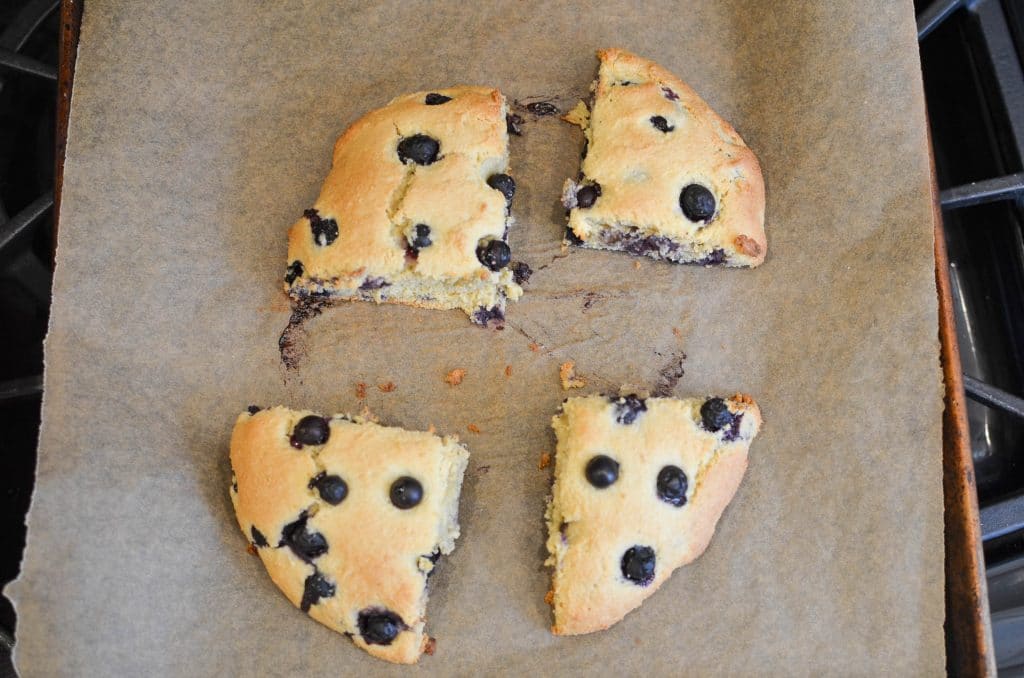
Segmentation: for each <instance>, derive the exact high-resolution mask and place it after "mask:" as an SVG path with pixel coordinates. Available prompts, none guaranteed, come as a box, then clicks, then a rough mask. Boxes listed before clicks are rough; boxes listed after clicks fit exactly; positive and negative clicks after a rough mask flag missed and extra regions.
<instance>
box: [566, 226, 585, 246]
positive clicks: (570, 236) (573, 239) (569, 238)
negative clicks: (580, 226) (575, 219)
mask: <svg viewBox="0 0 1024 678" xmlns="http://www.w3.org/2000/svg"><path fill="white" fill-rule="evenodd" d="M565 241H566V242H567V243H569V244H570V245H582V244H583V238H581V237H579V236H578V235H576V231H574V230H572V228H570V227H569V226H566V227H565Z"/></svg>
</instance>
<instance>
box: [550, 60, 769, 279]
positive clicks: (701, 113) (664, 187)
mask: <svg viewBox="0 0 1024 678" xmlns="http://www.w3.org/2000/svg"><path fill="white" fill-rule="evenodd" d="M598 58H599V59H600V68H599V70H598V76H597V81H596V82H595V83H594V86H593V88H592V89H593V92H594V96H593V101H592V103H591V104H590V105H589V107H588V106H587V105H586V104H585V103H584V102H580V104H579V105H578V106H577V108H576V109H573V112H572V113H571V114H570V117H571V119H569V117H567V119H569V121H570V122H573V123H575V124H578V125H579V126H580V127H582V128H583V131H584V135H585V137H586V144H587V145H586V149H587V150H586V153H585V154H584V157H583V159H582V160H581V163H580V173H579V177H580V178H579V179H576V180H572V179H569V180H567V181H566V182H565V186H564V188H563V192H562V202H563V204H564V205H565V207H566V208H567V209H568V210H569V214H568V217H569V228H570V229H571V230H572V232H573V233H574V234H575V236H576V238H577V239H578V240H579V241H580V245H579V246H581V247H587V248H593V249H606V250H615V251H619V252H627V253H630V254H634V255H639V256H647V257H651V258H653V259H662V260H665V261H671V262H674V263H691V264H699V265H711V264H723V265H726V266H758V265H760V264H761V263H762V262H763V261H764V258H765V253H766V251H767V247H768V245H767V240H766V239H765V232H764V205H765V196H764V180H763V178H762V176H761V168H760V165H759V163H758V161H757V158H756V157H755V156H754V153H753V152H752V151H751V150H750V149H749V148H748V147H747V146H746V144H745V143H744V142H743V139H741V138H740V136H739V135H738V134H737V133H736V131H735V130H734V129H733V128H732V127H731V126H730V125H729V123H728V122H726V121H725V120H723V119H722V118H721V117H720V116H719V115H718V114H717V113H715V112H714V111H713V110H712V109H711V107H710V106H708V104H707V103H706V102H705V101H704V100H703V99H701V98H700V96H698V95H697V93H696V92H694V91H693V90H692V89H690V87H688V86H687V85H686V83H684V82H682V81H681V80H679V78H677V77H676V76H675V75H673V74H672V73H670V72H668V71H667V70H665V69H664V68H662V67H661V66H659V65H658V64H656V63H654V62H651V61H648V60H646V59H643V58H640V57H638V56H636V55H634V54H630V53H629V52H625V51H623V50H618V49H606V50H601V51H599V52H598ZM625 80H628V81H629V82H630V83H631V84H630V86H629V87H628V88H623V87H621V84H622V82H623V81H625ZM658 132H660V133H661V134H658ZM652 134H654V135H657V136H656V137H652ZM595 182H596V183H598V184H600V186H601V188H602V189H603V190H602V191H600V192H595V190H594V189H592V188H589V186H591V185H593V184H594V183H595ZM571 244H574V243H571ZM716 253H717V254H716Z"/></svg>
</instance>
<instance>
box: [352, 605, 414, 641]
mask: <svg viewBox="0 0 1024 678" xmlns="http://www.w3.org/2000/svg"><path fill="white" fill-rule="evenodd" d="M407 628H409V627H408V626H406V625H405V622H403V621H402V618H401V617H399V616H398V615H397V614H395V613H394V612H392V611H391V610H385V609H383V608H379V607H369V608H366V609H365V610H362V611H361V612H360V613H359V635H361V636H362V637H363V640H364V641H366V643H368V644H369V645H390V644H391V642H392V641H393V640H394V639H395V638H396V637H397V636H398V634H399V633H401V632H402V631H404V630H405V629H407Z"/></svg>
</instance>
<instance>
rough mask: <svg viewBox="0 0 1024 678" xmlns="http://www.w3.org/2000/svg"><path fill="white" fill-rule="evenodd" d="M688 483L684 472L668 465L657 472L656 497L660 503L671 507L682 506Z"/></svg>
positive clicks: (684, 501)
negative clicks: (666, 503) (663, 502)
mask: <svg viewBox="0 0 1024 678" xmlns="http://www.w3.org/2000/svg"><path fill="white" fill-rule="evenodd" d="M688 486H689V483H688V482H687V480H686V471H684V470H683V469H681V468H679V467H678V466H673V465H672V464H669V465H668V466H666V467H664V468H662V469H661V470H660V471H658V480H657V483H656V487H657V488H658V497H659V498H661V500H662V501H665V502H668V503H669V504H672V505H673V506H682V505H683V504H685V503H686V489H687V487H688Z"/></svg>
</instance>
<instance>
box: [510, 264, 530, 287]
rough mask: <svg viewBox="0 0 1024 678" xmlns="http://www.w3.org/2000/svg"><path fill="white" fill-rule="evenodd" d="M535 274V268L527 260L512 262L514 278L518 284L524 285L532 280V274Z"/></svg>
mask: <svg viewBox="0 0 1024 678" xmlns="http://www.w3.org/2000/svg"><path fill="white" fill-rule="evenodd" d="M531 275H533V269H532V268H530V265H529V264H528V263H526V262H525V261H517V262H516V263H514V264H512V280H514V281H515V283H516V284H517V285H523V284H525V283H527V282H529V280H530V276H531Z"/></svg>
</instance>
